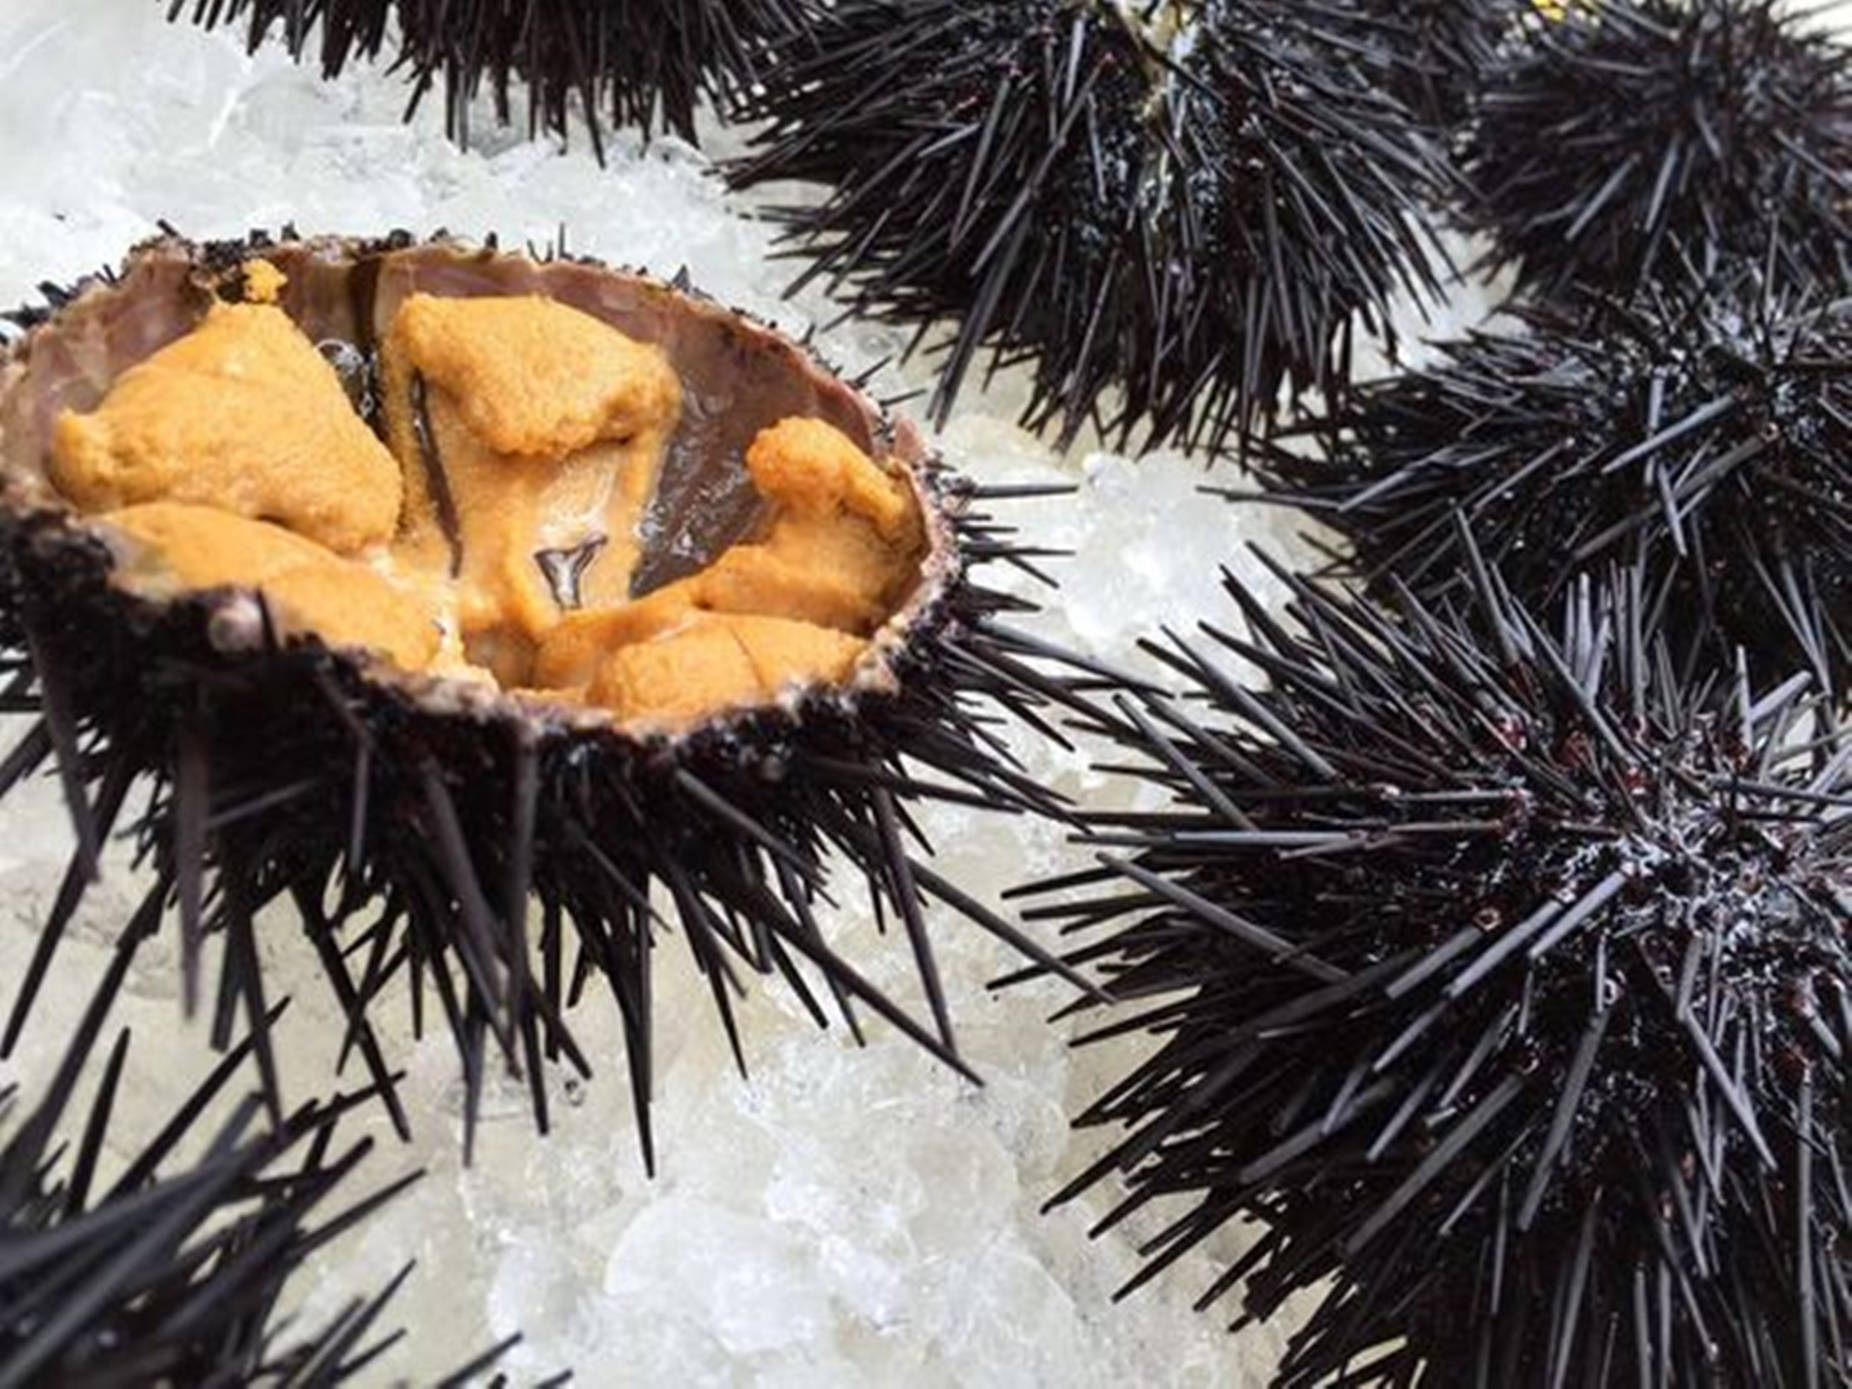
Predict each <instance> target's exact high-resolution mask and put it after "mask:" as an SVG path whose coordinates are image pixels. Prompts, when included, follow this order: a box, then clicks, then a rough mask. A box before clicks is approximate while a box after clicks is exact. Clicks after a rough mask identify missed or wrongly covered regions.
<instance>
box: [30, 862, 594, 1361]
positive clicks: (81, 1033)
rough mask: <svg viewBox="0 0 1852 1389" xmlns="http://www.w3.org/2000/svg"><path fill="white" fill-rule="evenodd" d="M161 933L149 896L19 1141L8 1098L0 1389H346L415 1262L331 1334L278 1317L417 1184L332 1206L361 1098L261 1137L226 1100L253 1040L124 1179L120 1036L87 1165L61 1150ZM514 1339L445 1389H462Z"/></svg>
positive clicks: (336, 1322)
mask: <svg viewBox="0 0 1852 1389" xmlns="http://www.w3.org/2000/svg"><path fill="white" fill-rule="evenodd" d="M159 916H160V900H159V898H158V897H150V898H149V899H148V900H147V901H146V902H144V903H143V905H142V908H141V910H140V911H139V912H138V913H137V915H136V916H135V918H134V919H133V920H132V921H131V922H130V923H129V924H128V927H127V930H126V931H125V932H124V934H123V937H122V940H121V942H120V944H119V945H118V947H117V949H116V952H115V955H114V958H113V960H112V962H111V964H110V966H109V968H108V970H107V971H106V972H105V975H104V978H103V982H102V986H101V988H100V989H99V990H98V993H97V995H96V997H95V998H94V999H93V1000H92V1002H91V1003H90V1006H89V1007H88V1008H87V1009H86V1011H85V1013H84V1015H83V1017H82V1018H81V1020H80V1021H79V1022H78V1024H77V1027H76V1029H75V1032H74V1033H73V1036H72V1039H71V1042H70V1045H69V1047H68V1048H67V1050H66V1053H65V1055H64V1058H63V1060H62V1062H61V1063H60V1064H59V1066H58V1067H57V1069H56V1071H55V1072H54V1073H53V1074H52V1076H51V1078H50V1082H49V1084H48V1085H47V1087H46V1090H45V1095H44V1098H43V1099H42V1100H41V1101H40V1103H39V1104H38V1106H37V1108H35V1109H34V1110H33V1111H32V1112H30V1113H29V1114H26V1115H24V1116H23V1117H21V1118H19V1119H18V1121H17V1122H16V1123H14V1124H11V1125H8V1124H7V1122H6V1121H7V1119H8V1118H9V1117H11V1116H10V1115H9V1113H8V1111H9V1109H10V1107H11V1104H12V1103H13V1102H14V1101H16V1098H17V1096H16V1094H15V1093H9V1092H8V1091H7V1090H6V1089H5V1088H4V1087H0V1132H4V1131H5V1130H6V1129H7V1128H9V1127H10V1128H11V1133H10V1134H7V1136H6V1137H5V1141H4V1142H3V1143H0V1387H3V1389H23V1387H24V1386H28V1385H47V1384H59V1385H84V1386H87V1387H88V1389H134V1387H135V1386H143V1385H154V1384H172V1385H197V1386H211V1387H212V1389H237V1386H245V1385H253V1386H255V1385H264V1386H274V1389H284V1387H285V1386H309V1385H333V1384H341V1383H347V1382H350V1381H353V1380H355V1379H357V1378H358V1377H360V1376H362V1375H364V1374H366V1373H368V1372H369V1371H370V1370H371V1369H373V1368H375V1367H376V1365H377V1363H378V1360H379V1357H380V1355H381V1354H382V1353H383V1352H384V1351H386V1350H387V1349H388V1348H389V1347H390V1346H392V1345H393V1344H394V1343H395V1342H396V1341H398V1340H399V1338H400V1336H401V1335H402V1334H403V1333H401V1332H389V1333H387V1334H385V1335H384V1336H383V1337H378V1336H376V1333H375V1328H376V1325H377V1323H378V1321H379V1318H380V1316H381V1314H382V1313H383V1312H384V1311H385V1310H386V1308H387V1305H388V1304H389V1303H390V1301H391V1299H392V1298H393V1296H394V1295H395V1294H396V1293H397V1291H398V1289H399V1287H400V1285H401V1284H403V1282H404V1281H405V1278H406V1277H407V1275H409V1274H410V1272H411V1265H410V1264H409V1263H408V1264H407V1265H406V1266H405V1268H404V1269H403V1270H402V1271H401V1272H400V1273H399V1274H398V1276H397V1277H395V1278H394V1279H393V1280H392V1281H391V1282H390V1283H389V1284H388V1285H387V1286H386V1287H385V1288H383V1289H382V1290H380V1292H379V1293H378V1294H377V1295H375V1296H373V1297H371V1298H367V1299H356V1300H354V1301H353V1302H351V1303H350V1304H348V1305H347V1306H346V1307H345V1308H344V1309H343V1310H342V1311H341V1312H340V1313H339V1314H338V1315H337V1316H336V1317H335V1318H334V1319H333V1320H331V1321H329V1322H328V1323H327V1324H325V1325H322V1326H319V1327H314V1328H310V1327H304V1326H301V1325H295V1324H292V1322H293V1319H292V1318H289V1317H283V1316H279V1315H277V1305H278V1299H279V1297H280V1295H281V1294H282V1292H283V1289H284V1285H285V1284H286V1283H287V1282H288V1281H289V1279H290V1277H291V1276H292V1275H293V1274H294V1273H295V1272H296V1270H298V1269H299V1268H301V1267H302V1266H303V1264H304V1263H305V1262H306V1261H307V1260H308V1259H309V1258H310V1257H312V1256H313V1255H314V1254H316V1252H317V1251H319V1250H321V1249H323V1248H325V1247H326V1246H327V1245H328V1244H329V1243H330V1242H331V1241H333V1240H335V1239H336V1238H338V1237H339V1236H340V1235H341V1234H343V1233H344V1232H345V1231H347V1230H349V1229H352V1228H353V1227H354V1226H355V1225H356V1224H358V1223H359V1222H361V1221H363V1220H365V1219H366V1218H367V1217H368V1215H369V1214H371V1213H372V1212H373V1211H374V1210H376V1209H378V1208H379V1207H380V1206H381V1205H383V1204H384V1203H385V1202H387V1201H389V1200H391V1199H392V1198H393V1197H394V1196H395V1195H396V1194H397V1193H398V1192H399V1191H401V1190H403V1189H404V1188H405V1187H406V1186H407V1185H409V1184H410V1182H412V1181H414V1180H416V1177H415V1176H414V1177H408V1178H405V1179H403V1180H401V1181H398V1182H395V1183H393V1184H392V1185H390V1186H388V1187H385V1188H382V1189H381V1190H379V1191H377V1192H374V1193H373V1194H371V1195H368V1196H366V1197H364V1198H363V1199H361V1200H359V1201H357V1202H355V1203H354V1204H352V1205H348V1206H345V1207H344V1208H339V1209H330V1208H331V1207H333V1206H334V1203H335V1201H336V1200H337V1199H338V1198H339V1197H340V1196H341V1195H342V1193H343V1192H344V1191H345V1190H346V1189H347V1188H348V1187H350V1186H351V1183H352V1177H353V1174H354V1172H355V1170H356V1168H357V1167H358V1165H359V1164H360V1162H361V1161H362V1159H364V1158H365V1157H366V1155H367V1151H368V1149H369V1147H370V1146H371V1145H370V1142H369V1141H367V1140H362V1141H359V1142H355V1143H353V1144H351V1145H348V1146H346V1147H343V1148H339V1149H337V1148H336V1147H335V1140H336V1137H337V1135H336V1126H337V1124H338V1123H339V1121H340V1119H341V1116H342V1115H343V1114H344V1113H346V1112H347V1111H349V1110H350V1109H351V1108H352V1107H353V1106H354V1104H356V1103H357V1102H358V1101H360V1100H361V1099H364V1098H365V1096H364V1095H355V1096H347V1097H343V1098H341V1099H338V1100H335V1101H333V1102H330V1103H327V1104H308V1105H304V1106H302V1107H301V1108H299V1109H297V1110H295V1111H294V1112H293V1113H291V1114H290V1115H289V1116H288V1117H287V1118H285V1119H284V1121H283V1123H282V1124H281V1125H280V1126H279V1127H277V1128H275V1129H270V1130H266V1129H264V1128H262V1127H261V1126H260V1125H259V1123H258V1119H259V1116H260V1114H261V1113H262V1101H261V1100H260V1099H259V1098H258V1097H257V1096H255V1095H253V1096H252V1097H251V1098H249V1099H247V1100H246V1101H245V1102H244V1103H243V1104H241V1105H237V1106H236V1107H233V1108H227V1106H226V1104H225V1103H223V1101H224V1100H226V1099H227V1098H229V1096H228V1087H229V1086H230V1085H231V1082H232V1080H233V1078H234V1077H235V1076H237V1075H238V1074H239V1073H240V1072H241V1071H242V1070H243V1069H244V1067H245V1064H246V1063H247V1062H248V1061H249V1059H250V1052H251V1045H250V1043H249V1042H244V1043H241V1044H239V1045H238V1046H237V1047H235V1048H234V1049H233V1050H232V1051H231V1052H230V1054H228V1055H227V1056H226V1057H225V1058H224V1059H223V1060H222V1061H221V1062H220V1063H219V1064H218V1066H216V1067H215V1068H214V1069H213V1071H212V1073H211V1074H210V1075H209V1076H208V1077H207V1078H206V1079H205V1080H204V1081H203V1082H202V1083H201V1084H200V1086H199V1087H198V1088H197V1089H196V1090H194V1091H193V1093H192V1094H190V1095H189V1096H188V1097H187V1099H186V1101H185V1102H184V1103H183V1104H182V1105H181V1106H180V1108H179V1109H178V1110H176V1111H175V1113H174V1114H173V1116H172V1118H171V1119H169V1120H168V1122H167V1123H166V1124H165V1125H164V1126H163V1127H162V1128H161V1129H160V1131H159V1132H158V1133H157V1134H156V1135H155V1136H154V1138H153V1139H152V1140H151V1141H149V1142H148V1143H147V1145H146V1146H145V1147H142V1148H141V1149H140V1150H139V1151H136V1152H133V1154H132V1155H130V1154H127V1153H124V1154H122V1157H123V1158H124V1159H126V1160H125V1161H124V1162H123V1163H122V1165H121V1170H120V1171H119V1172H116V1171H113V1170H112V1169H114V1168H115V1167H116V1166H117V1165H118V1164H117V1161H116V1158H115V1154H116V1152H117V1145H118V1144H120V1143H121V1141H122V1135H121V1133H120V1132H119V1131H120V1129H121V1127H122V1125H121V1122H120V1121H119V1120H116V1119H115V1118H114V1115H113V1111H114V1109H115V1101H116V1095H117V1091H118V1089H119V1087H120V1083H121V1081H122V1078H123V1071H124V1064H125V1062H126V1060H127V1058H128V1051H129V1032H128V1030H127V1029H126V1028H125V1029H123V1031H122V1032H121V1033H119V1034H118V1036H117V1039H116V1042H115V1044H114V1046H112V1047H111V1048H110V1052H109V1057H108V1060H107V1062H106V1063H105V1066H104V1070H103V1073H102V1076H101V1078H100V1081H99V1083H98V1087H97V1091H96V1096H95V1099H94V1100H93V1101H92V1102H91V1105H90V1109H89V1113H88V1115H87V1117H86V1118H85V1119H84V1123H83V1131H82V1136H81V1139H80V1140H79V1142H78V1143H77V1145H76V1147H75V1150H74V1152H70V1153H67V1152H66V1149H65V1147H64V1146H63V1144H62V1143H61V1142H60V1141H59V1136H60V1123H61V1120H62V1119H63V1116H64V1113H65V1110H66V1109H67V1108H68V1106H69V1104H70V1101H71V1098H72V1095H73V1093H74V1091H75V1089H76V1088H77V1085H78V1082H79V1079H80V1076H81V1073H82V1071H83V1070H84V1067H85V1065H86V1061H87V1059H88V1057H89V1056H90V1054H91V1052H92V1051H93V1049H94V1047H95V1044H96V1041H97V1039H98V1037H99V1035H100V1034H101V1031H102V1028H103V1023H104V1019H105V1017H106V1016H107V1014H108V1012H109V1009H110V1005H111V1003H112V1002H113V1000H114V998H115V995H116V993H117V991H118V990H119V989H120V987H121V984H122V982H123V979H124V976H125V974H126V972H127V969H128V965H129V962H130V960H131V959H132V957H133V956H134V953H135V950H136V947H137V945H138V944H139V943H140V942H141V941H142V940H143V939H145V938H146V936H147V934H148V933H149V932H150V931H151V930H152V929H153V927H154V924H155V922H156V921H158V919H159ZM219 1110H223V1111H224V1113H222V1114H221V1115H220V1116H219V1117H218V1118H217V1119H212V1118H209V1117H208V1116H210V1115H212V1114H213V1113H214V1112H215V1111H219ZM208 1138H209V1140H210V1141H205V1140H207V1139H208ZM203 1141H205V1142H204V1146H203V1147H201V1143H202V1142H203ZM105 1176H107V1177H108V1185H107V1188H105V1187H104V1185H103V1182H104V1177H105ZM519 1339H520V1337H519V1336H515V1337H512V1338H510V1339H509V1340H508V1341H505V1342H503V1343H502V1344H501V1345H499V1346H497V1347H495V1348H494V1349H493V1350H491V1351H490V1352H489V1353H487V1354H486V1355H483V1356H482V1357H480V1358H479V1359H477V1360H475V1361H473V1362H472V1363H471V1364H470V1365H468V1366H466V1367H464V1368H463V1369H462V1370H460V1371H459V1372H458V1373H457V1375H456V1376H455V1377H454V1378H452V1379H450V1380H447V1381H445V1382H446V1383H451V1384H461V1383H463V1382H465V1381H466V1380H467V1379H468V1378H469V1377H470V1376H472V1375H475V1374H477V1373H479V1372H481V1371H483V1370H485V1369H486V1368H487V1367H488V1366H489V1365H490V1364H492V1363H493V1362H494V1361H495V1360H496V1359H498V1358H499V1357H500V1356H501V1354H502V1353H503V1352H504V1351H506V1350H507V1349H508V1348H509V1347H510V1346H512V1345H513V1344H514V1343H515V1342H516V1341H518V1340H519ZM558 1382H563V1381H555V1383H558Z"/></svg>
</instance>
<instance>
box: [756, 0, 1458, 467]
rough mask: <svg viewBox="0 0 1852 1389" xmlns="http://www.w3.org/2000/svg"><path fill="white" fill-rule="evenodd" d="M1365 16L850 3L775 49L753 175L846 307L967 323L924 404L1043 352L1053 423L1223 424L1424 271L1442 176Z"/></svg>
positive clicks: (1313, 370)
mask: <svg viewBox="0 0 1852 1389" xmlns="http://www.w3.org/2000/svg"><path fill="white" fill-rule="evenodd" d="M1364 23H1365V21H1363V20H1362V18H1361V17H1360V16H1359V15H1357V14H1354V13H1349V12H1346V13H1345V14H1343V15H1337V14H1330V13H1326V12H1323V11H1315V10H1309V9H1308V8H1307V7H1305V6H1302V5H1296V4H1285V3H1280V0H1212V3H1202V4H1199V3H1175V2H1169V0H1167V2H1165V3H1146V4H1138V5H1126V4H1116V3H1103V2H1101V3H1096V2H1095V0H1088V2H1087V3H1081V4H1075V3H1069V2H1068V0H1030V3H1027V4H1022V3H998V2H997V0H905V2H902V0H850V3H844V4H839V5H836V6H833V7H832V8H831V9H830V10H829V11H828V12H827V14H826V15H824V16H823V17H820V18H819V19H818V21H817V22H816V24H815V25H814V26H813V28H812V30H811V32H810V35H809V40H808V43H807V46H806V47H805V49H804V50H803V51H802V52H799V53H796V54H794V55H793V56H792V58H791V60H790V61H788V62H783V63H780V64H778V65H777V66H775V67H773V68H771V69H770V70H768V71H767V72H766V73H765V75H764V78H763V82H762V85H761V87H759V88H757V89H755V91H754V92H753V94H752V96H751V98H750V100H749V101H748V102H747V103H746V114H748V115H750V116H752V117H755V118H764V119H766V120H767V121H769V124H768V125H767V127H766V128H765V130H764V131H763V132H761V133H759V134H758V135H756V136H755V137H754V141H753V143H754V148H753V149H752V150H751V151H749V153H748V154H747V155H746V156H744V157H742V158H740V159H738V160H736V161H734V162H733V164H732V166H731V169H730V177H731V179H732V181H733V182H734V183H735V185H736V186H742V187H749V186H757V185H761V184H765V183H769V182H774V181H784V180H801V181H805V182H810V183H818V184H823V185H827V187H828V189H829V192H828V193H827V195H826V196H824V197H823V198H822V200H821V201H818V202H814V203H807V204H803V205H800V206H794V207H790V208H788V209H785V210H784V211H782V212H781V214H780V215H781V216H782V218H783V219H784V220H785V221H786V223H787V224H788V227H789V230H790V233H791V237H792V239H793V241H794V243H795V245H796V247H797V248H798V250H799V252H800V253H801V254H803V255H804V256H805V257H806V258H807V259H809V261H810V262H811V268H810V269H809V270H808V271H807V272H806V278H809V277H811V276H820V277H823V278H824V279H826V280H828V281H830V282H832V283H833V284H835V285H836V286H837V287H839V288H844V289H845V292H846V293H847V294H848V298H849V302H850V303H851V304H852V305H853V306H854V308H855V310H856V311H857V312H860V313H863V314H866V315H871V316H877V317H885V318H889V319H892V320H895V321H900V322H906V323H909V324H917V325H919V328H920V332H921V335H922V338H923V337H924V336H925V335H927V334H929V333H930V332H931V331H932V327H933V324H934V323H935V322H936V321H938V320H942V319H950V320H955V321H956V322H955V327H954V328H953V329H952V330H951V333H950V341H949V343H947V344H945V345H944V362H943V369H942V372H941V376H940V383H939V386H938V389H937V392H936V394H935V397H934V400H933V404H932V407H931V412H930V413H931V414H932V415H933V416H934V417H935V418H938V419H943V418H944V417H945V415H946V414H947V412H948V411H949V410H950V409H951V406H952V403H953V400H954V398H955V396H956V395H957V393H958V391H959V389H960V387H961V385H962V384H963V383H964V382H965V380H966V379H967V377H968V376H970V375H971V374H972V373H973V371H974V370H975V369H976V368H977V366H978V363H979V361H980V359H982V358H983V357H984V356H985V355H986V354H987V353H989V354H990V356H991V361H992V364H993V365H1002V364H1006V363H1010V362H1014V361H1019V360H1023V359H1028V360H1029V361H1031V362H1032V364H1033V365H1032V371H1033V378H1032V387H1031V394H1030V400H1029V402H1028V404H1027V406H1026V407H1025V411H1024V418H1025V420H1026V422H1027V423H1029V424H1030V425H1032V426H1034V427H1036V428H1041V427H1043V426H1046V425H1050V424H1052V425H1055V426H1057V428H1058V432H1059V435H1060V437H1061V439H1062V440H1063V442H1064V443H1065V442H1068V441H1071V440H1072V439H1073V438H1074V437H1075V435H1076V434H1077V433H1078V431H1079V430H1081V429H1082V428H1083V427H1084V426H1086V425H1087V424H1089V423H1091V424H1093V425H1094V426H1096V427H1097V428H1098V429H1099V430H1100V431H1101V433H1102V434H1104V435H1106V436H1107V437H1108V438H1111V439H1116V440H1119V441H1121V442H1123V441H1125V440H1126V439H1128V438H1129V437H1130V436H1132V435H1133V433H1134V432H1135V431H1138V430H1141V429H1142V430H1143V431H1145V435H1146V437H1147V439H1148V441H1149V442H1158V441H1163V440H1175V441H1177V442H1179V443H1182V444H1184V445H1194V444H1207V445H1210V446H1219V445H1221V444H1222V443H1224V442H1225V441H1226V440H1227V439H1228V437H1229V435H1230V433H1231V431H1232V430H1233V429H1234V427H1235V425H1236V423H1237V422H1251V421H1254V420H1256V419H1259V418H1261V417H1263V416H1266V415H1268V414H1269V413H1270V412H1271V411H1272V409H1273V408H1274V405H1275V401H1276V398H1277V396H1278V395H1279V393H1280V391H1281V389H1282V387H1284V386H1290V387H1291V388H1292V389H1293V390H1294V391H1295V392H1298V391H1304V390H1310V389H1319V390H1324V391H1331V392H1336V391H1339V390H1341V389H1342V386H1343V384H1344V382H1345V380H1346V377H1347V375H1348V361H1349V349H1350V341H1351V332H1352V328H1353V319H1354V318H1355V317H1357V316H1359V315H1361V316H1362V318H1363V319H1364V320H1365V321H1366V322H1367V323H1369V324H1371V325H1373V326H1376V325H1380V321H1381V315H1382V312H1383V310H1384V307H1385V304H1386V302H1387V301H1388V299H1389V298H1390V296H1391V295H1393V294H1395V293H1396V292H1397V291H1400V290H1406V291H1408V292H1410V293H1415V294H1419V293H1422V292H1425V291H1427V290H1430V289H1432V287H1433V281H1432V278H1431V271H1430V268H1429V261H1428V259H1427V256H1426V254H1425V251H1426V249H1427V248H1426V246H1425V244H1424V240H1423V237H1422V235H1421V233H1420V232H1419V231H1418V230H1417V223H1418V219H1419V210H1420V207H1421V203H1422V198H1423V196H1424V194H1428V193H1431V192H1433V191H1434V190H1435V189H1436V188H1438V187H1440V186H1441V185H1442V184H1443V183H1444V180H1445V174H1444V172H1443V167H1442V165H1441V163H1440V161H1439V158H1438V154H1437V152H1436V150H1435V148H1434V147H1433V145H1432V143H1431V142H1430V141H1429V140H1428V139H1427V138H1426V137H1425V136H1424V135H1423V134H1422V133H1421V131H1420V129H1419V123H1418V122H1417V121H1416V120H1415V118H1414V117H1413V116H1412V115H1411V114H1410V113H1409V112H1408V110H1407V109H1406V108H1404V107H1403V106H1402V105H1400V104H1399V103H1398V102H1397V101H1395V100H1394V99H1393V98H1392V97H1389V96H1387V95H1385V94H1384V93H1383V92H1382V91H1381V90H1380V89H1381V86H1382V84H1383V83H1384V82H1385V81H1386V80H1387V79H1388V77H1389V75H1390V70H1391V68H1392V66H1393V63H1392V58H1391V56H1390V46H1389V45H1388V43H1387V42H1372V41H1365V40H1364V39H1362V38H1360V37H1359V34H1358V32H1357V30H1358V26H1359V25H1360V24H1364Z"/></svg>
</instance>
